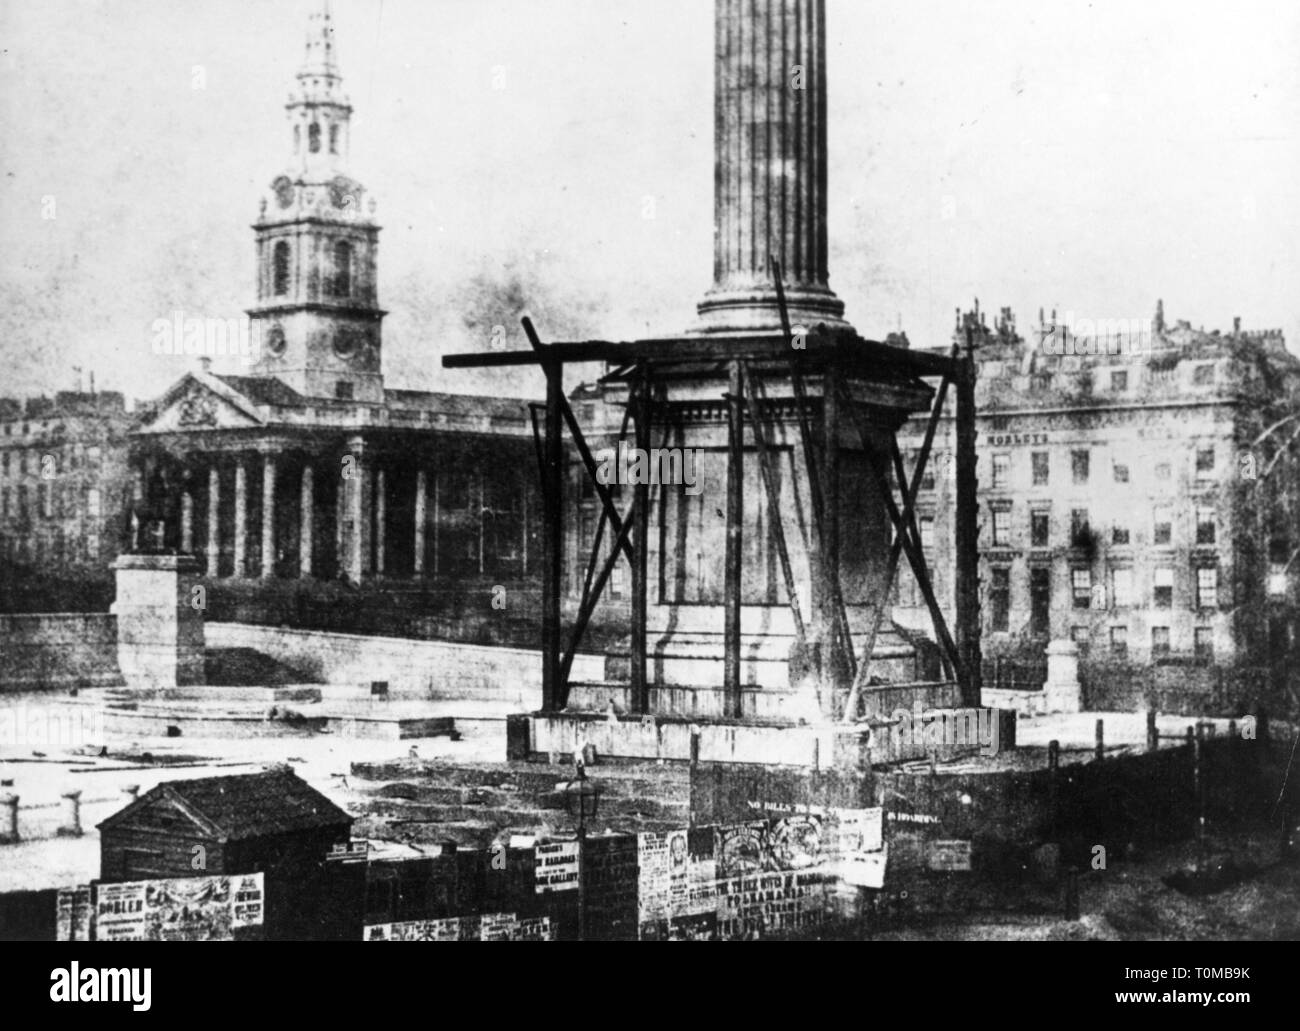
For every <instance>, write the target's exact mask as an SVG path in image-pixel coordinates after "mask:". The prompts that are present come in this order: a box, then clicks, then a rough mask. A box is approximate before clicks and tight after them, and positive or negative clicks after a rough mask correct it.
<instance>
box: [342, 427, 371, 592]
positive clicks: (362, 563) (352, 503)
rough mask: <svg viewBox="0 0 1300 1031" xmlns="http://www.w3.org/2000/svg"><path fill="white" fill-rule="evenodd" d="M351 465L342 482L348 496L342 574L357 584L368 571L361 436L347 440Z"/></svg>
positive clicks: (365, 472)
mask: <svg viewBox="0 0 1300 1031" xmlns="http://www.w3.org/2000/svg"><path fill="white" fill-rule="evenodd" d="M348 450H349V451H350V452H351V454H352V459H353V460H352V463H351V465H350V466H349V468H348V473H347V476H346V479H345V480H344V481H343V483H344V488H345V490H346V493H347V524H348V529H347V533H346V535H345V541H346V549H345V550H346V560H347V561H346V565H345V573H346V575H347V576H348V578H349V579H350V580H352V581H353V583H360V582H361V580H362V578H363V577H364V576H365V574H366V573H368V572H370V516H371V510H370V500H371V499H370V494H371V484H370V476H371V471H370V467H369V461H368V460H367V458H366V455H365V446H364V443H363V442H362V439H361V438H360V437H353V438H352V439H351V440H349V441H348Z"/></svg>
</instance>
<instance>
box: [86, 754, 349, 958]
mask: <svg viewBox="0 0 1300 1031" xmlns="http://www.w3.org/2000/svg"><path fill="white" fill-rule="evenodd" d="M351 834H352V817H351V816H349V815H348V814H347V813H346V812H344V811H343V810H342V809H340V808H339V807H338V806H337V805H335V804H334V803H333V802H331V801H330V800H329V799H328V798H326V797H325V796H324V795H322V794H321V793H320V792H319V791H317V790H316V789H315V788H313V787H312V786H311V785H310V784H308V783H307V782H306V781H304V780H303V779H302V778H300V777H299V776H298V775H297V774H296V773H294V772H293V770H292V769H290V768H288V767H277V768H274V769H270V770H265V771H263V772H261V773H250V774H238V775H234V776H228V777H203V778H200V779H197V780H175V781H166V782H164V783H162V784H159V785H158V786H157V787H155V788H154V789H153V790H152V791H149V792H147V793H146V794H143V795H141V796H140V797H139V798H138V799H136V800H135V801H134V802H132V803H131V804H130V805H128V806H127V807H126V808H125V809H122V810H120V811H118V812H116V813H114V814H113V815H112V816H110V817H108V819H106V820H104V821H103V822H102V823H100V824H99V835H100V880H101V881H103V882H113V881H141V880H151V879H155V878H162V877H198V876H204V875H221V874H243V873H258V872H261V873H263V874H264V875H265V885H266V924H265V932H266V937H267V938H297V939H304V938H314V937H316V936H317V934H316V931H317V928H318V925H319V923H320V921H319V917H320V913H319V910H320V906H321V901H322V898H323V877H324V873H323V871H324V867H325V857H326V856H327V855H328V854H329V851H330V847H331V846H332V845H336V844H342V843H346V842H347V841H349V840H350V838H351Z"/></svg>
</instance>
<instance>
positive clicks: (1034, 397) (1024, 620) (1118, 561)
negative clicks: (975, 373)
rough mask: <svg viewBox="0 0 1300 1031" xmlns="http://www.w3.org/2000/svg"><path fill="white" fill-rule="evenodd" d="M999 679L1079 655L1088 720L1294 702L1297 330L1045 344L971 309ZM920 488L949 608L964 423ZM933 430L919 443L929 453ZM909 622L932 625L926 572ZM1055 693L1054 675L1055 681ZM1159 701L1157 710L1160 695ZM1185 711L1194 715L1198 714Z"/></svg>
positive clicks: (1132, 333)
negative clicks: (1053, 651) (1289, 343)
mask: <svg viewBox="0 0 1300 1031" xmlns="http://www.w3.org/2000/svg"><path fill="white" fill-rule="evenodd" d="M959 323H960V324H959V327H958V331H957V334H956V338H955V341H954V342H955V343H956V344H957V345H958V346H962V347H965V346H966V344H967V340H966V327H967V326H969V327H970V328H971V339H972V342H973V344H974V347H975V353H976V358H977V363H978V367H979V381H978V386H977V402H978V405H979V411H980V416H979V437H978V441H979V497H980V511H981V520H982V525H981V532H980V555H981V608H982V623H983V635H984V637H983V650H984V656H985V660H986V661H985V673H986V684H988V685H989V686H992V685H993V684H995V683H1002V684H1003V686H1024V684H1023V683H1012V682H1011V680H1013V679H1015V678H1016V677H1017V675H1018V676H1019V677H1021V678H1022V679H1025V678H1027V679H1028V680H1030V681H1032V680H1033V679H1034V676H1035V672H1034V669H1033V667H1034V666H1036V665H1038V664H1041V662H1042V655H1043V649H1044V647H1045V645H1046V643H1047V642H1048V641H1051V640H1072V641H1074V642H1075V643H1076V644H1077V645H1078V647H1079V652H1080V669H1081V679H1082V680H1083V684H1084V694H1085V697H1084V701H1085V704H1086V705H1088V706H1089V707H1090V708H1094V709H1105V708H1111V707H1113V708H1131V707H1136V706H1139V705H1141V704H1144V703H1147V702H1160V703H1161V704H1162V705H1163V707H1165V708H1171V709H1172V708H1177V707H1183V708H1187V709H1188V710H1201V709H1204V708H1205V707H1206V706H1210V707H1217V708H1219V709H1232V708H1234V707H1239V705H1240V704H1245V703H1247V702H1250V701H1251V700H1253V699H1259V700H1262V699H1263V698H1264V697H1265V696H1266V695H1269V694H1276V693H1278V692H1282V691H1284V690H1285V687H1284V685H1285V681H1286V678H1287V675H1288V670H1289V668H1290V662H1291V660H1292V659H1293V658H1294V656H1295V652H1296V639H1297V638H1296V635H1297V612H1298V611H1300V606H1298V602H1300V595H1298V594H1297V590H1298V586H1297V585H1298V582H1300V575H1298V574H1300V563H1298V562H1297V561H1296V557H1295V556H1296V551H1297V547H1300V448H1297V447H1296V446H1295V442H1296V436H1295V434H1296V433H1297V431H1298V430H1300V361H1298V360H1297V359H1296V357H1295V356H1294V355H1292V354H1291V353H1290V352H1288V351H1287V350H1286V346H1285V342H1284V340H1283V339H1282V335H1281V333H1280V331H1272V332H1264V333H1251V332H1245V331H1242V330H1241V328H1240V321H1239V320H1238V321H1237V323H1236V324H1235V325H1234V329H1233V331H1232V332H1231V333H1220V332H1218V331H1214V332H1206V331H1204V330H1200V329H1193V328H1192V327H1191V326H1190V325H1189V324H1187V323H1186V322H1178V323H1176V324H1174V325H1167V324H1166V323H1165V321H1164V318H1163V311H1162V309H1157V314H1156V317H1155V319H1153V320H1150V321H1149V323H1148V325H1146V326H1141V325H1129V326H1126V327H1117V328H1115V329H1113V330H1112V331H1111V332H1108V333H1106V334H1103V335H1101V336H1097V335H1095V334H1094V335H1090V336H1087V337H1076V336H1072V335H1071V334H1070V331H1069V328H1068V327H1064V326H1060V325H1058V324H1057V320H1056V317H1055V313H1053V316H1052V318H1051V319H1050V320H1049V319H1044V318H1042V316H1041V314H1040V320H1039V325H1038V327H1036V329H1035V331H1034V333H1033V336H1032V338H1031V339H1029V340H1026V339H1024V337H1022V335H1021V334H1020V333H1018V332H1017V330H1016V326H1015V321H1014V317H1013V316H1012V314H1011V312H1010V311H1009V310H1006V309H1004V310H1003V311H1002V312H1001V313H1000V315H999V317H998V318H997V319H996V320H995V323H994V326H993V327H992V328H989V327H988V325H987V321H986V319H985V318H984V317H983V316H982V315H979V314H978V313H971V314H970V315H967V316H966V317H965V318H964V319H962V320H959ZM942 426H943V428H941V430H940V433H939V436H938V439H937V440H936V442H935V445H934V455H933V458H932V459H931V462H930V466H929V468H928V470H927V473H926V475H925V477H924V479H923V482H922V484H921V486H920V490H919V493H918V503H917V514H918V518H919V521H920V530H921V536H922V538H923V540H924V541H925V543H926V547H927V549H929V550H931V551H932V553H933V555H934V561H933V562H932V565H931V568H933V569H934V570H935V571H936V577H937V578H938V581H939V582H938V584H937V585H936V590H937V592H938V593H939V596H940V598H941V599H946V601H945V604H951V597H952V584H951V574H950V573H948V572H947V571H948V570H950V569H951V568H952V562H951V561H950V560H951V557H952V556H951V549H952V541H953V533H952V527H951V523H950V520H951V501H950V498H951V492H952V489H953V484H952V477H951V461H950V455H951V449H952V440H951V422H950V421H948V420H945V422H944V423H943V424H942ZM923 433H924V424H923V423H922V422H921V421H920V420H914V422H913V425H912V430H911V432H910V434H909V439H908V440H907V441H906V445H907V447H908V449H909V451H910V452H911V453H912V455H913V456H915V455H916V454H917V453H918V452H919V450H920V448H921V446H922V443H923V439H922V438H923ZM895 601H896V609H895V612H896V616H897V618H898V619H899V620H900V621H903V622H907V623H909V624H913V625H916V626H923V625H924V622H925V621H924V618H923V616H924V609H923V602H922V601H921V599H920V598H919V597H918V595H917V593H916V590H915V583H914V581H913V580H912V579H911V577H910V574H908V573H906V572H905V573H904V574H903V575H902V576H901V577H900V581H899V583H898V586H897V589H896V599H895ZM1040 682H1041V680H1040ZM1153 696H1155V697H1153ZM1180 703H1181V705H1180Z"/></svg>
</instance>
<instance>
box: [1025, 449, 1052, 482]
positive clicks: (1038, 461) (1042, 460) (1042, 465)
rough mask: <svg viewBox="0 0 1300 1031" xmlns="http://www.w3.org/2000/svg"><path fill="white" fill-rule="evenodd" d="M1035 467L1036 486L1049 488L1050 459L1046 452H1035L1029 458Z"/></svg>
mask: <svg viewBox="0 0 1300 1031" xmlns="http://www.w3.org/2000/svg"><path fill="white" fill-rule="evenodd" d="M1029 459H1030V461H1031V462H1032V463H1033V466H1034V486H1035V487H1046V486H1047V470H1048V467H1049V466H1048V457H1047V452H1046V451H1035V452H1034V453H1033V454H1031V455H1030V456H1029Z"/></svg>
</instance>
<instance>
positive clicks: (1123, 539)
mask: <svg viewBox="0 0 1300 1031" xmlns="http://www.w3.org/2000/svg"><path fill="white" fill-rule="evenodd" d="M1110 542H1111V544H1128V543H1129V533H1128V527H1127V526H1118V525H1117V526H1112V527H1111V528H1110Z"/></svg>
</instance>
